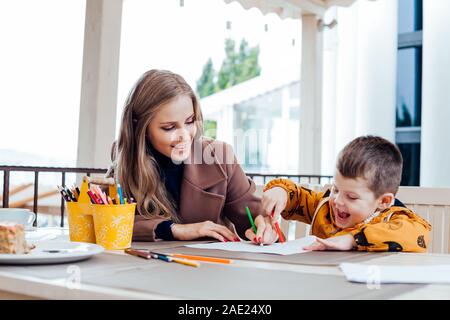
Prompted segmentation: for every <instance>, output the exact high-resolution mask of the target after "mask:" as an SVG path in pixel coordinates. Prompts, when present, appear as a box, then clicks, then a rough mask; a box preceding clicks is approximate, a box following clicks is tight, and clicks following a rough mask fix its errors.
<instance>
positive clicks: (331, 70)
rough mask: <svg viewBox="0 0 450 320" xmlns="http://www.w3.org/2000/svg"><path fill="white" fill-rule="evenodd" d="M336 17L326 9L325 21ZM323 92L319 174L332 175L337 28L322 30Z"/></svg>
mask: <svg viewBox="0 0 450 320" xmlns="http://www.w3.org/2000/svg"><path fill="white" fill-rule="evenodd" d="M334 19H337V8H332V9H330V10H328V11H327V13H326V14H325V16H324V21H325V23H327V24H329V23H330V22H331V21H333V20H334ZM323 36H324V48H323V92H322V102H323V103H322V161H321V174H324V175H325V174H326V175H332V174H334V168H335V154H336V141H335V140H336V116H337V70H338V65H337V28H336V27H333V28H332V29H330V28H329V27H326V28H325V29H324V30H323Z"/></svg>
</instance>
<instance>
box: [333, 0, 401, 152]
mask: <svg viewBox="0 0 450 320" xmlns="http://www.w3.org/2000/svg"><path fill="white" fill-rule="evenodd" d="M337 21H338V26H337V29H338V31H337V33H338V48H337V76H336V79H337V80H336V86H337V88H336V147H335V157H336V156H337V154H338V152H339V151H340V150H341V149H342V148H343V147H344V146H345V145H346V144H347V143H348V142H350V141H351V140H352V139H354V138H355V137H357V136H360V135H367V134H372V135H379V136H382V137H384V138H386V139H389V140H390V141H392V142H394V141H395V104H396V76H397V72H396V70H397V65H396V64H397V1H393V0H377V1H368V0H359V1H358V2H355V3H354V4H353V5H352V6H351V7H349V8H339V9H338V18H337ZM325 94H326V93H325Z"/></svg>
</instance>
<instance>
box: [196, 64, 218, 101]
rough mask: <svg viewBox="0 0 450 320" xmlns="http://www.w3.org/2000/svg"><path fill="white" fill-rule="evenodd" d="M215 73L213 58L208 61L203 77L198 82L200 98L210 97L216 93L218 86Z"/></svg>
mask: <svg viewBox="0 0 450 320" xmlns="http://www.w3.org/2000/svg"><path fill="white" fill-rule="evenodd" d="M214 77H215V71H214V68H213V62H212V60H211V58H209V59H208V61H207V62H206V64H205V65H204V67H203V71H202V75H201V76H200V79H198V81H197V93H198V94H199V96H200V98H203V97H206V96H209V95H211V94H213V93H214V92H215V87H216V85H215V84H214Z"/></svg>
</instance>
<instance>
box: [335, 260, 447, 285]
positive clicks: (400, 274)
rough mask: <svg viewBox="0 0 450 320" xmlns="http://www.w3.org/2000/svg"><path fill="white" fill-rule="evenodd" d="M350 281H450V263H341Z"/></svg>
mask: <svg viewBox="0 0 450 320" xmlns="http://www.w3.org/2000/svg"><path fill="white" fill-rule="evenodd" d="M339 267H340V268H341V270H342V271H343V272H344V274H345V277H346V278H347V280H348V281H352V282H362V283H367V284H381V283H450V265H432V266H422V265H421V266H407V265H401V266H385V265H383V266H381V265H368V264H358V263H341V264H340V265H339Z"/></svg>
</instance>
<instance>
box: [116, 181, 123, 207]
mask: <svg viewBox="0 0 450 320" xmlns="http://www.w3.org/2000/svg"><path fill="white" fill-rule="evenodd" d="M117 193H118V194H119V199H120V204H123V195H122V187H121V186H120V184H117Z"/></svg>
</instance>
